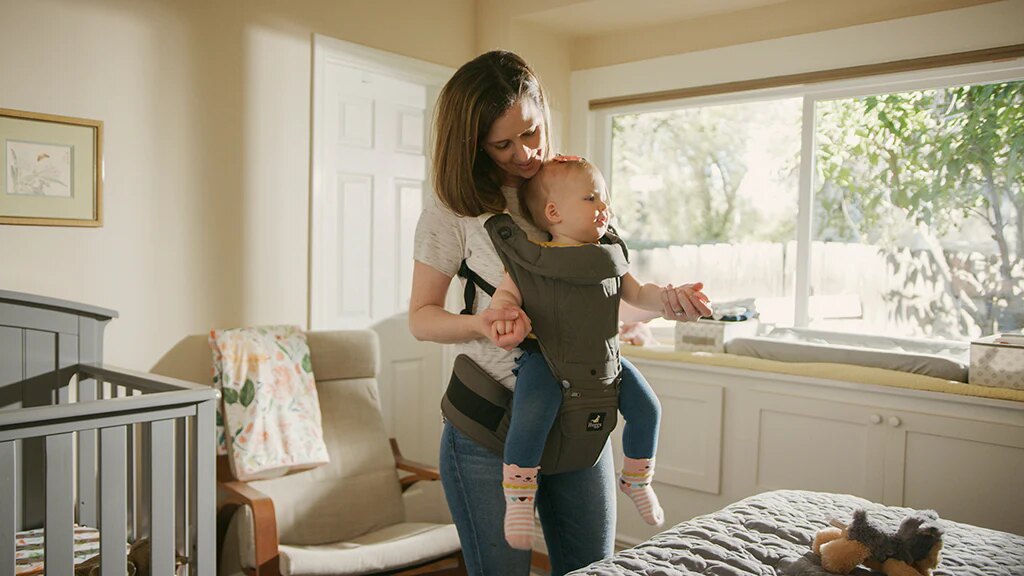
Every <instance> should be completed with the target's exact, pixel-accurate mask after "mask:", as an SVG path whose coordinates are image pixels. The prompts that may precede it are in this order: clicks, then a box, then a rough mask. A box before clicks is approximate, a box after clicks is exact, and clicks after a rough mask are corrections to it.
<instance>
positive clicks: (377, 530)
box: [152, 330, 466, 576]
mask: <svg viewBox="0 0 1024 576" xmlns="http://www.w3.org/2000/svg"><path fill="white" fill-rule="evenodd" d="M307 337H308V338H307V340H308V342H309V347H310V352H311V357H312V362H313V374H314V376H315V378H316V384H317V392H318V394H319V396H320V408H321V412H322V415H323V428H324V441H325V443H326V444H327V449H328V452H329V454H330V457H331V461H330V463H328V464H326V465H324V466H321V467H319V468H315V469H312V470H307V471H304V472H298V473H294V474H291V475H288V476H284V477H281V478H274V479H270V480H259V481H250V482H241V481H238V480H235V479H234V478H232V476H231V472H230V468H229V467H228V465H227V461H226V460H225V459H223V458H224V457H221V460H220V461H219V462H218V470H217V487H218V488H217V495H218V497H217V510H218V513H217V534H218V550H219V553H220V558H219V562H220V567H221V570H220V573H221V574H227V575H234V574H246V575H247V576H248V575H255V576H279V575H288V576H299V575H307V574H309V575H312V574H317V575H328V574H329V575H339V576H340V575H364V574H378V573H388V574H395V575H403V576H413V575H420V574H436V575H439V576H441V575H456V574H466V570H465V566H464V564H463V561H462V554H461V550H460V547H459V538H458V533H457V532H456V530H455V526H454V525H453V524H432V523H422V522H406V521H405V512H404V508H403V503H402V492H404V491H405V490H406V489H407V488H408V487H409V486H411V485H413V484H414V483H416V482H419V481H429V480H438V479H439V478H440V476H439V475H438V473H437V470H436V469H433V468H431V467H428V466H425V465H422V464H418V463H415V462H411V461H409V460H407V459H405V458H404V457H403V456H402V454H401V452H400V451H399V449H398V444H397V443H396V442H395V440H394V439H390V442H389V439H388V438H387V434H386V433H385V429H384V422H383V419H382V417H381V413H380V404H379V398H378V392H377V381H376V375H377V369H378V367H377V364H378V356H379V355H378V341H377V336H376V334H375V333H374V332H372V331H369V330H363V331H334V332H310V333H308V334H307ZM210 367H211V356H210V350H209V346H208V345H207V341H206V336H202V335H200V336H189V337H187V338H185V339H184V340H182V341H181V342H179V343H178V344H177V345H176V346H175V347H174V348H173V349H172V350H171V351H169V352H168V353H167V354H166V355H165V356H164V357H163V358H162V359H161V360H160V361H159V362H158V363H157V365H156V366H155V367H154V368H153V370H152V371H153V372H154V373H157V374H164V375H168V376H174V377H177V378H182V379H184V380H191V381H195V382H208V381H209V380H210V373H211V372H210ZM389 444H390V445H389ZM399 471H402V472H403V473H407V474H406V475H403V476H402V477H400V476H399Z"/></svg>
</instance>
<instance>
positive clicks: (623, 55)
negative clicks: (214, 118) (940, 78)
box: [570, 0, 996, 70]
mask: <svg viewBox="0 0 1024 576" xmlns="http://www.w3.org/2000/svg"><path fill="white" fill-rule="evenodd" d="M994 1H996V0H856V1H855V2H854V1H850V0H788V1H786V2H783V3H781V4H770V5H767V6H764V7H761V8H754V9H750V10H743V11H740V12H734V13H726V14H716V15H713V16H708V17H704V18H697V19H693V20H687V21H683V22H671V23H666V24H659V25H655V26H649V27H645V28H641V29H632V30H625V31H621V32H614V33H608V34H597V35H594V36H588V37H581V38H576V39H573V41H572V50H571V54H570V61H571V66H572V69H573V70H583V69H587V68H596V67H599V66H608V65H611V64H621V63H624V62H633V61H636V60H644V59H648V58H655V57H658V56H668V55H672V54H683V53H686V52H696V51H700V50H708V49H711V48H719V47H722V46H732V45H736V44H745V43H748V42H757V41H761V40H769V39H772V38H784V37H787V36H795V35H798V34H808V33H811V32H821V31H824V30H835V29H838V28H845V27H848V26H856V25H860V24H869V23H872V22H883V21H886V20H892V19H896V18H906V17H910V16H917V15H921V14H930V13H934V12H942V11H946V10H953V9H956V8H963V7H967V6H974V5H978V4H987V3H989V2H994ZM640 38H642V39H643V41H642V42H641V41H638V39H640Z"/></svg>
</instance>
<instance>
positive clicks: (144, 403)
mask: <svg viewBox="0 0 1024 576" xmlns="http://www.w3.org/2000/svg"><path fill="white" fill-rule="evenodd" d="M116 316H117V314H116V312H114V311H112V310H106V309H103V308H98V307H95V306H89V305H85V304H79V303H75V302H68V301H64V300H57V299H53V298H47V297H41V296H36V295H31V294H22V293H18V292H10V291H5V290H0V574H2V575H5V576H6V575H8V574H18V575H22V574H32V575H36V574H43V573H44V571H45V573H47V574H51V575H60V576H70V575H72V574H76V573H77V572H76V569H78V568H83V569H85V568H88V567H89V566H93V567H94V566H95V565H96V564H101V565H102V569H101V571H102V574H103V575H104V576H107V575H127V574H133V573H135V571H136V569H138V572H139V573H140V574H148V573H153V574H183V573H188V574H191V575H193V576H195V575H204V576H207V575H208V576H213V574H214V572H215V554H214V547H215V543H216V534H215V533H214V526H215V523H216V521H215V518H216V512H215V497H216V493H215V490H216V485H215V465H216V461H215V454H214V452H215V446H216V443H215V440H214V429H215V411H216V402H217V401H218V399H219V393H218V392H217V391H216V390H214V389H213V388H211V387H209V386H203V385H199V384H193V383H189V382H184V381H181V380H175V379H172V378H164V377H160V376H156V375H154V374H148V373H141V372H134V371H131V370H124V369H119V368H114V367H111V366H106V365H104V364H103V363H102V359H103V332H104V328H105V327H106V325H107V323H108V322H109V321H110V320H112V319H113V318H114V317H116ZM90 573H91V572H90Z"/></svg>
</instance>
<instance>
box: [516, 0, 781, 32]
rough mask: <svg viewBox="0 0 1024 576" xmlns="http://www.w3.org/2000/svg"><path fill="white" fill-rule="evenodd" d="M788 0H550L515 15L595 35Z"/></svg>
mask: <svg viewBox="0 0 1024 576" xmlns="http://www.w3.org/2000/svg"><path fill="white" fill-rule="evenodd" d="M787 1H789V0H555V1H552V0H548V1H547V2H535V3H533V8H532V9H530V8H529V7H527V6H529V4H528V3H523V4H521V5H520V6H522V7H523V8H524V10H523V11H522V12H521V13H520V14H518V15H517V17H516V19H517V20H519V21H521V22H534V23H537V24H540V25H542V26H544V27H545V28H548V29H551V30H555V31H557V32H561V33H563V34H566V35H567V36H570V37H581V36H593V35H597V34H604V33H608V32H616V31H620V30H627V29H630V28H640V27H644V26H651V25H655V24H664V23H667V22H678V21H683V20H693V19H698V18H705V17H708V16H715V15H720V14H727V13H730V12H741V11H744V10H750V9H753V8H760V7H763V6H771V5H774V4H783V3H785V2H787Z"/></svg>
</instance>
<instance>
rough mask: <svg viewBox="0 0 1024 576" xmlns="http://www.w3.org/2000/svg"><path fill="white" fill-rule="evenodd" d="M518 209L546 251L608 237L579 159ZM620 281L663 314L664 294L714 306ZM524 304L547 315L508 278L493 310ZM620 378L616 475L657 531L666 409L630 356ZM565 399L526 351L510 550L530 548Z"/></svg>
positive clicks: (510, 489)
mask: <svg viewBox="0 0 1024 576" xmlns="http://www.w3.org/2000/svg"><path fill="white" fill-rule="evenodd" d="M520 204H521V206H522V212H523V215H524V216H525V217H527V218H528V219H529V220H531V221H532V222H533V223H534V224H535V225H536V226H537V227H538V228H540V229H541V230H544V231H545V232H547V233H548V234H549V235H550V236H551V241H550V242H546V243H544V244H542V245H544V246H548V247H549V248H547V249H551V250H557V249H558V248H557V247H559V246H580V245H584V244H594V243H597V242H599V241H600V240H601V238H602V237H603V236H604V235H605V233H606V232H607V231H608V226H609V219H610V216H611V214H610V210H609V207H608V204H607V191H606V186H605V181H604V178H603V177H602V176H601V173H600V171H598V170H597V168H596V167H594V166H593V165H592V164H590V163H589V162H587V161H586V160H583V159H582V158H578V157H574V156H560V157H557V158H555V159H554V160H551V161H548V162H547V163H545V165H544V166H543V167H542V168H541V170H540V171H539V172H538V173H537V175H536V176H534V177H533V178H532V179H531V180H530V181H529V182H528V183H527V184H526V185H525V188H524V189H523V190H521V191H520ZM620 280H621V283H620V286H621V289H620V291H619V294H620V295H621V298H622V299H624V300H625V301H626V302H628V303H630V304H632V305H633V306H636V307H637V308H642V309H645V310H652V311H661V310H663V304H662V292H663V291H665V290H675V291H676V294H677V296H678V298H679V300H680V301H681V302H682V301H684V300H686V301H688V302H689V304H690V305H692V307H693V308H694V309H695V310H697V311H698V312H699V313H700V314H701V315H710V314H711V310H710V309H709V308H708V304H709V302H710V301H709V299H708V298H707V296H706V295H705V294H704V293H703V292H702V291H701V290H702V288H703V286H702V284H700V283H697V284H694V285H693V286H692V288H691V289H690V290H687V289H684V288H672V287H671V286H668V287H663V286H658V285H655V284H640V282H638V281H637V280H636V278H634V277H633V275H632V274H630V273H629V272H626V273H625V274H623V275H622V276H621V277H620ZM616 302H617V299H616ZM613 304H614V303H613ZM520 306H521V307H523V309H524V310H525V311H526V313H527V314H528V315H530V314H534V313H540V311H541V310H543V308H542V307H537V306H536V303H534V307H531V303H530V302H525V303H524V302H523V301H522V296H521V293H520V291H519V288H518V287H517V286H516V283H515V281H514V280H513V279H512V277H511V276H510V275H509V274H507V273H506V274H505V277H504V279H503V280H502V282H501V284H500V285H499V286H498V288H497V290H496V291H495V293H494V296H493V298H492V300H491V307H492V308H497V309H500V308H506V307H520ZM615 309H616V310H617V305H616V306H615ZM534 311H536V312H534ZM514 322H516V321H498V322H495V323H494V324H493V325H492V327H491V329H492V330H493V331H494V332H495V333H496V334H508V333H512V332H513V328H514ZM616 324H617V321H616ZM560 329H561V330H572V327H571V326H561V327H560ZM611 342H612V343H613V344H612V346H609V347H608V348H609V349H608V350H606V351H604V353H605V354H608V355H614V356H611V357H612V358H615V357H618V350H617V349H614V348H615V346H617V341H616V340H615V338H612V339H611ZM535 349H536V348H531V349H530V350H535ZM619 378H620V384H619V386H620V388H619V411H620V412H621V413H622V416H623V418H624V419H625V421H626V424H625V428H624V430H623V436H622V449H623V452H624V456H625V459H624V463H623V468H622V471H621V474H620V475H619V489H620V490H622V492H624V493H625V494H627V495H628V496H629V497H630V498H631V499H632V500H633V502H634V504H635V505H636V507H637V509H638V510H639V512H640V514H641V515H642V516H643V518H644V520H645V521H646V522H647V523H648V524H652V525H657V526H660V525H661V524H662V523H663V522H664V512H663V510H662V508H661V506H660V505H659V504H658V497H657V496H656V495H655V493H654V490H653V488H652V487H651V479H652V478H653V476H654V454H655V450H656V448H657V443H658V424H659V420H660V417H661V405H660V404H659V402H658V398H657V396H656V395H655V394H654V391H653V390H651V387H650V386H649V385H648V383H647V381H646V380H645V379H644V377H643V376H642V375H641V374H640V372H639V371H637V369H636V368H635V367H634V366H633V364H632V363H630V362H629V361H628V360H626V359H625V358H622V359H621V371H620V372H619ZM561 401H562V389H561V387H560V386H559V383H558V382H557V381H556V380H555V377H554V376H553V375H552V373H551V369H550V368H549V367H548V365H547V363H546V361H545V359H544V356H543V354H541V353H539V352H535V351H529V350H527V351H524V354H523V355H522V356H521V357H520V358H519V359H518V360H517V369H516V387H515V392H514V394H513V402H512V417H511V422H510V426H509V430H508V435H507V437H506V440H505V451H504V465H503V474H504V481H503V488H504V491H505V497H506V498H505V539H506V540H507V541H508V543H509V545H510V546H512V547H513V548H519V549H529V548H530V547H531V544H532V540H533V504H534V496H535V493H536V491H537V487H538V481H539V480H538V474H539V472H540V466H539V464H540V460H541V456H542V454H543V451H544V444H545V441H546V439H547V437H548V432H549V431H550V429H551V426H552V424H553V423H554V421H555V418H556V416H557V415H558V411H559V408H560V406H561Z"/></svg>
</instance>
